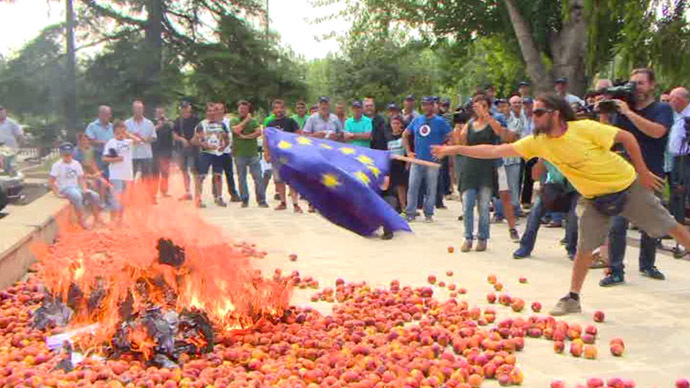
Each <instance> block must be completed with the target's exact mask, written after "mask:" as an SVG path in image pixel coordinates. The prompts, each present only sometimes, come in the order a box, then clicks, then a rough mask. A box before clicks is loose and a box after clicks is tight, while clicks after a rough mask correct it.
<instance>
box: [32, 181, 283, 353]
mask: <svg viewBox="0 0 690 388" xmlns="http://www.w3.org/2000/svg"><path fill="white" fill-rule="evenodd" d="M136 190H137V189H136V188H135V191H134V193H133V195H132V196H131V197H130V198H128V200H127V202H126V208H127V214H126V217H125V221H124V223H123V224H122V225H120V226H118V227H111V228H107V229H97V230H91V231H85V230H82V229H74V228H73V227H72V228H70V226H69V225H68V223H67V222H61V226H62V227H61V230H62V231H65V232H63V233H62V234H61V235H60V239H59V240H58V242H57V243H56V244H54V245H52V246H36V247H34V253H35V254H36V257H37V258H38V261H39V263H38V269H39V273H38V277H39V280H40V281H41V282H42V283H43V285H44V286H45V288H46V290H47V293H48V294H49V295H51V296H52V298H47V299H46V300H47V302H46V303H44V306H46V311H50V309H48V308H47V307H48V306H47V305H48V304H49V303H48V302H51V303H53V304H54V305H55V306H56V307H55V308H57V309H58V310H59V311H64V307H65V306H64V305H65V304H66V305H67V306H68V307H69V308H70V309H71V310H72V312H73V315H72V316H71V319H69V325H70V327H72V328H75V327H82V326H85V325H91V324H98V326H97V327H98V329H97V330H96V331H95V333H91V334H86V335H81V336H79V337H78V338H77V339H76V343H75V345H76V346H77V347H79V348H82V349H94V348H95V349H98V350H99V351H100V352H102V353H105V354H108V353H110V354H112V353H118V352H120V353H121V352H122V351H125V350H129V351H130V352H132V353H135V354H138V355H140V356H141V357H143V358H144V359H146V360H151V359H154V358H155V357H156V355H157V354H159V353H163V354H165V355H166V356H167V357H168V358H174V357H175V356H176V355H177V354H178V353H180V350H184V353H188V352H193V353H194V352H195V353H201V352H203V349H207V348H208V346H210V347H211V348H212V347H213V341H214V339H213V337H214V334H215V335H216V336H218V335H220V336H224V335H231V334H232V332H233V330H238V329H246V328H249V327H251V326H253V325H254V324H257V323H258V322H261V321H262V319H266V318H268V319H273V318H279V317H280V316H281V315H282V314H283V311H284V310H285V308H286V307H287V305H288V301H289V297H290V291H291V287H290V285H289V284H288V283H287V281H285V282H276V281H275V280H270V279H264V278H262V277H261V276H260V275H258V274H257V273H256V272H255V271H254V270H253V269H252V268H251V265H250V263H249V260H248V258H247V257H246V255H243V254H242V253H241V252H240V251H239V250H237V249H235V247H233V246H232V245H230V244H228V242H227V239H226V238H225V237H224V236H223V235H222V233H221V231H220V230H219V229H218V228H216V227H214V226H211V225H209V224H208V223H206V222H205V221H204V220H203V219H202V218H201V217H200V216H199V214H198V213H197V212H196V211H195V210H194V209H192V208H191V207H190V206H189V205H184V204H179V203H178V202H177V201H166V202H165V203H164V204H161V205H158V206H151V205H148V204H147V201H145V200H143V198H147V195H146V194H145V193H144V192H143V191H141V192H136ZM138 199H139V200H138ZM60 302H62V303H60ZM63 303H64V304H63ZM51 306H52V305H51ZM61 309H63V310H61ZM49 320H50V319H49ZM53 320H54V321H56V322H51V324H55V325H57V324H59V323H58V322H57V321H60V319H53ZM206 326H209V327H206ZM166 330H168V331H169V330H172V332H170V333H167V332H166ZM164 334H165V335H164ZM166 341H167V342H169V343H167V344H166V343H164V342H166ZM166 347H167V350H168V351H167V352H162V351H161V349H166ZM175 349H176V350H175ZM171 356H172V357H171Z"/></svg>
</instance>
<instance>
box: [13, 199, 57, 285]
mask: <svg viewBox="0 0 690 388" xmlns="http://www.w3.org/2000/svg"><path fill="white" fill-rule="evenodd" d="M67 209H68V203H67V201H65V200H64V199H60V198H57V197H56V196H54V195H53V194H52V193H47V194H45V195H43V196H42V197H41V198H39V199H37V200H36V201H34V202H33V203H31V204H29V205H27V206H16V207H12V212H11V213H10V214H8V215H7V216H6V217H5V218H3V219H2V220H0V229H1V230H2V233H0V289H4V288H5V287H8V286H10V285H11V284H12V283H14V282H16V281H19V280H21V279H22V278H23V277H24V276H25V275H26V273H27V271H28V270H29V267H30V266H31V264H32V263H33V262H34V261H35V258H34V256H33V254H32V252H31V245H32V243H34V242H45V243H52V242H54V241H55V238H56V237H57V233H58V223H57V219H58V217H59V216H60V215H61V214H63V213H65V212H66V211H67Z"/></svg>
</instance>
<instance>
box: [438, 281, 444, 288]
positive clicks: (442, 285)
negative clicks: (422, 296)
mask: <svg viewBox="0 0 690 388" xmlns="http://www.w3.org/2000/svg"><path fill="white" fill-rule="evenodd" d="M438 286H439V287H445V286H446V282H444V281H440V282H438Z"/></svg>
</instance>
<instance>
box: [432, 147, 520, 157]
mask: <svg viewBox="0 0 690 388" xmlns="http://www.w3.org/2000/svg"><path fill="white" fill-rule="evenodd" d="M431 153H432V154H433V155H434V156H435V157H436V159H441V158H443V157H444V156H448V155H465V156H469V157H470V158H475V159H498V158H507V157H511V156H517V157H521V156H522V155H520V154H519V153H518V152H517V150H516V149H515V147H513V144H501V145H490V144H480V145H475V146H464V145H454V146H432V147H431Z"/></svg>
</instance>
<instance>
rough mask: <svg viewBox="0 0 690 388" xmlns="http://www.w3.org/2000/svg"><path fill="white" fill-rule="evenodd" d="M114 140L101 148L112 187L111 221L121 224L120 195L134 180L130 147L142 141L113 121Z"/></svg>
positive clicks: (122, 123) (119, 123)
mask: <svg viewBox="0 0 690 388" xmlns="http://www.w3.org/2000/svg"><path fill="white" fill-rule="evenodd" d="M113 132H114V135H115V138H113V139H110V140H109V141H108V142H107V143H106V144H105V147H104V148H103V162H105V163H108V176H109V177H110V184H111V185H112V196H113V209H112V211H113V213H112V214H113V219H114V220H115V221H117V222H118V223H120V222H122V212H123V208H122V195H123V193H124V192H125V190H127V187H128V186H129V185H130V182H132V181H133V180H134V168H133V164H132V148H133V147H132V146H133V145H134V144H135V143H140V142H142V140H141V139H140V138H139V137H137V136H135V135H132V134H130V133H128V132H127V127H126V126H125V123H124V122H123V121H121V120H115V122H114V123H113Z"/></svg>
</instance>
